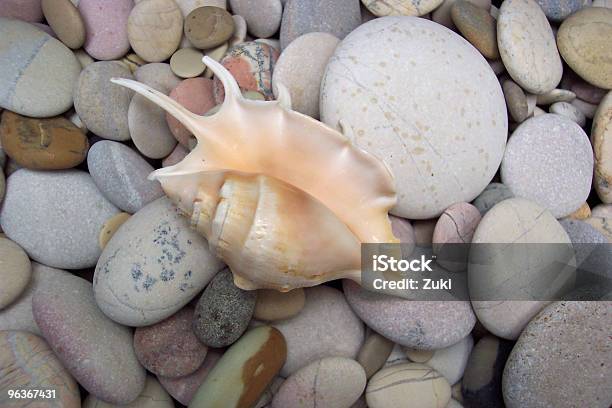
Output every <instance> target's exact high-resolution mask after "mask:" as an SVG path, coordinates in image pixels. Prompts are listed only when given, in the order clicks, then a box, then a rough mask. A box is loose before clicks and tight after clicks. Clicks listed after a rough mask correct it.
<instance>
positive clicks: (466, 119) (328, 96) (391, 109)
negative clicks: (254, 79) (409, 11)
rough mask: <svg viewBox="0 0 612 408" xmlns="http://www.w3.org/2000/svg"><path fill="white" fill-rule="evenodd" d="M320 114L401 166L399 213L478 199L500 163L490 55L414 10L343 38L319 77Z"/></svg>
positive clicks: (422, 214) (419, 213) (423, 213)
mask: <svg viewBox="0 0 612 408" xmlns="http://www.w3.org/2000/svg"><path fill="white" fill-rule="evenodd" d="M432 42H435V43H436V46H435V47H431V46H430V44H431V43H432ZM382 44H384V45H382ZM432 89H436V90H438V91H434V92H432V91H431V90H432ZM457 95H461V98H460V101H458V100H457ZM406 100H409V101H410V103H406V102H405V101H406ZM475 107H478V108H475ZM321 119H322V121H323V122H325V123H326V124H328V125H330V126H332V127H335V128H338V129H340V125H341V126H342V129H347V130H348V131H349V132H348V133H347V132H346V131H345V133H347V134H348V135H349V136H350V139H351V140H352V142H353V143H354V144H356V145H357V146H358V147H360V148H362V149H364V150H366V151H369V152H370V153H372V154H374V155H375V156H378V157H379V158H380V159H382V160H384V161H385V162H386V164H387V165H388V166H389V167H390V169H391V171H392V172H393V173H394V174H395V175H396V176H397V175H402V177H396V189H397V193H398V204H397V205H396V206H395V207H394V209H393V210H392V213H393V214H395V215H399V216H402V217H405V218H409V219H426V218H432V217H434V216H437V215H439V214H441V213H442V211H444V209H446V208H448V207H449V206H450V205H451V204H453V203H455V202H459V201H471V200H472V199H474V198H475V197H476V196H477V195H478V194H479V193H480V192H481V191H482V190H483V189H484V188H485V187H486V185H487V184H488V183H489V182H490V181H491V179H492V178H493V176H494V174H495V172H496V171H497V168H498V165H499V163H500V161H501V158H502V155H503V150H504V147H505V142H506V132H507V128H506V126H507V118H506V106H505V103H504V99H503V94H502V91H501V87H500V85H499V82H498V80H497V78H496V77H495V74H494V73H493V72H492V71H491V68H490V67H489V65H488V63H487V62H486V60H485V59H484V58H483V57H482V55H480V53H479V52H478V51H477V50H476V49H474V47H472V46H471V45H470V44H469V43H467V42H466V41H465V40H464V39H462V38H461V37H460V36H458V35H457V34H455V33H453V32H452V31H450V30H448V29H446V28H444V27H442V26H440V25H438V24H435V23H433V22H431V21H427V20H425V19H421V18H415V17H384V18H378V19H375V20H373V21H370V22H368V23H366V24H364V25H362V26H360V27H359V28H358V29H356V30H355V31H353V32H352V33H351V34H350V35H349V36H347V38H346V39H344V40H343V41H342V42H341V43H340V45H339V46H338V47H337V48H336V51H335V53H334V55H333V56H332V58H331V59H330V62H329V65H328V66H327V70H326V73H325V76H324V78H323V83H322V85H321ZM465 163H470V165H467V166H466V165H465Z"/></svg>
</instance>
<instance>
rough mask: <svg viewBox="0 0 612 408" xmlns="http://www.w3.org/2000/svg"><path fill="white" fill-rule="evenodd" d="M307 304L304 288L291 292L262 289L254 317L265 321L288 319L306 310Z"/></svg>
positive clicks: (258, 295)
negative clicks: (305, 305)
mask: <svg viewBox="0 0 612 408" xmlns="http://www.w3.org/2000/svg"><path fill="white" fill-rule="evenodd" d="M305 303H306V296H305V294H304V289H303V288H297V289H293V290H291V291H289V292H279V291H277V290H273V289H260V290H258V291H257V301H256V302H255V309H254V311H253V317H254V318H255V319H258V320H264V321H275V320H283V319H288V318H290V317H293V316H295V315H297V314H298V313H299V312H300V311H301V310H302V309H303V308H304V304H305Z"/></svg>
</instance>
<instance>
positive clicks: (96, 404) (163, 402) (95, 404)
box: [83, 375, 174, 408]
mask: <svg viewBox="0 0 612 408" xmlns="http://www.w3.org/2000/svg"><path fill="white" fill-rule="evenodd" d="M115 407H117V405H114V404H109V403H107V402H104V401H101V400H99V399H98V398H96V397H95V396H94V395H92V394H89V395H88V396H87V398H85V401H83V408H115ZM121 408H174V402H173V401H172V398H171V397H170V395H168V393H167V392H166V391H165V390H164V389H163V388H162V386H161V385H160V384H159V381H157V380H156V379H155V377H152V376H150V375H148V376H147V379H146V380H145V386H144V389H143V391H142V393H141V394H140V396H138V398H136V399H135V400H134V401H132V402H130V403H129V404H126V405H121Z"/></svg>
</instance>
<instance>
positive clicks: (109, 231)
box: [98, 212, 131, 250]
mask: <svg viewBox="0 0 612 408" xmlns="http://www.w3.org/2000/svg"><path fill="white" fill-rule="evenodd" d="M130 217H131V215H130V214H128V213H124V212H121V213H119V214H116V215H114V216H112V217H111V218H109V219H108V220H107V221H106V222H105V223H104V224H103V225H102V229H101V230H100V235H99V236H98V243H99V244H100V249H102V250H103V249H104V248H105V247H106V244H108V241H110V239H111V238H112V237H113V235H115V232H117V230H118V229H119V227H121V226H122V225H123V223H124V222H126V221H127V220H128V219H129V218H130Z"/></svg>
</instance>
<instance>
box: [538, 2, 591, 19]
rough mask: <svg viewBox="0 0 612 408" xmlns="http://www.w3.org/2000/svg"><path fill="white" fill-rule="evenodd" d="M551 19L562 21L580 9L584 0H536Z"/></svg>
mask: <svg viewBox="0 0 612 408" xmlns="http://www.w3.org/2000/svg"><path fill="white" fill-rule="evenodd" d="M536 1H537V3H538V4H539V5H540V7H541V8H542V10H543V11H544V14H545V15H546V17H548V19H549V20H550V21H554V22H557V23H558V22H561V21H563V20H565V19H566V18H567V17H568V16H569V15H570V14H572V13H575V12H576V11H578V10H580V9H581V8H582V7H583V6H584V5H585V3H586V2H585V1H583V0H536Z"/></svg>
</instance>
